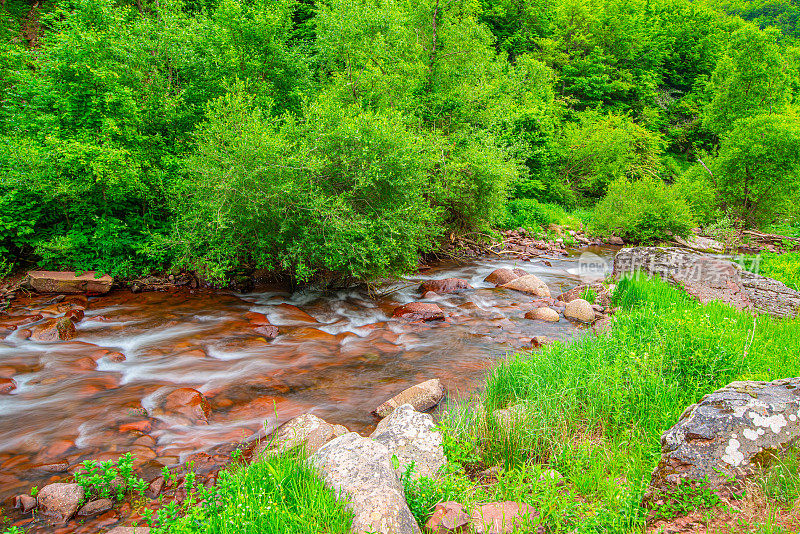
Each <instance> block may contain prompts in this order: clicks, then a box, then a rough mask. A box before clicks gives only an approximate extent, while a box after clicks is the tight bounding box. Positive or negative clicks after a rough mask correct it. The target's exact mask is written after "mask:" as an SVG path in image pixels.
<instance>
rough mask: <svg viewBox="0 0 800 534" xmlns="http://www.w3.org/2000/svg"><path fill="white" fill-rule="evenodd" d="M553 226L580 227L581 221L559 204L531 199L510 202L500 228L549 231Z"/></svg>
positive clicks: (518, 199)
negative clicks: (549, 227) (548, 228)
mask: <svg viewBox="0 0 800 534" xmlns="http://www.w3.org/2000/svg"><path fill="white" fill-rule="evenodd" d="M551 224H555V225H559V226H573V227H580V226H581V220H580V219H579V218H578V217H576V216H575V215H573V214H569V213H567V212H566V211H565V210H564V208H563V207H562V206H560V205H558V204H545V203H543V202H539V201H538V200H534V199H531V198H517V199H513V200H509V201H508V203H507V204H506V207H505V216H504V217H503V219H502V221H501V224H500V226H501V227H503V228H505V229H514V228H528V229H532V230H538V229H547V227H548V226H550V225H551Z"/></svg>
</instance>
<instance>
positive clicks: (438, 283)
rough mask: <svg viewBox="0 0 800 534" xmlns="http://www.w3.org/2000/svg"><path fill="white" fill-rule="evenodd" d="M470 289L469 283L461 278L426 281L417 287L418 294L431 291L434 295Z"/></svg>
mask: <svg viewBox="0 0 800 534" xmlns="http://www.w3.org/2000/svg"><path fill="white" fill-rule="evenodd" d="M466 289H472V286H471V285H470V283H469V282H467V281H466V280H464V279H463V278H445V279H443V280H426V281H425V282H423V283H422V285H420V286H419V291H420V293H423V294H424V293H427V292H428V291H432V292H434V293H439V294H442V293H455V292H457V291H464V290H466Z"/></svg>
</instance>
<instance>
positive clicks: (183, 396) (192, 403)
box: [160, 388, 211, 423]
mask: <svg viewBox="0 0 800 534" xmlns="http://www.w3.org/2000/svg"><path fill="white" fill-rule="evenodd" d="M160 411H161V413H164V414H167V415H181V416H183V417H186V418H188V419H189V420H190V421H191V422H192V423H208V415H209V414H210V413H211V407H210V406H209V404H208V401H207V400H206V398H205V397H204V396H203V394H202V393H200V392H199V391H197V390H196V389H192V388H178V389H176V390H174V391H172V392H170V393H169V394H168V395H167V396H166V397H164V400H163V402H162V405H161V410H160Z"/></svg>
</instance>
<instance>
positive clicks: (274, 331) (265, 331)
mask: <svg viewBox="0 0 800 534" xmlns="http://www.w3.org/2000/svg"><path fill="white" fill-rule="evenodd" d="M253 331H254V332H255V333H256V334H258V335H259V336H264V337H265V338H266V339H268V340H270V339H275V338H276V337H278V327H276V326H273V325H271V324H262V325H259V326H256V327H255V328H253Z"/></svg>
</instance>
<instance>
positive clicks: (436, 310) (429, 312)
mask: <svg viewBox="0 0 800 534" xmlns="http://www.w3.org/2000/svg"><path fill="white" fill-rule="evenodd" d="M392 317H402V318H403V319H409V320H411V321H435V320H441V319H444V312H443V311H442V309H441V308H440V307H439V306H438V305H437V304H434V303H433V302H411V303H409V304H405V305H403V306H400V307H398V308H396V309H395V310H394V313H393V314H392Z"/></svg>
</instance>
